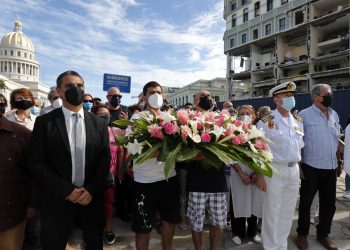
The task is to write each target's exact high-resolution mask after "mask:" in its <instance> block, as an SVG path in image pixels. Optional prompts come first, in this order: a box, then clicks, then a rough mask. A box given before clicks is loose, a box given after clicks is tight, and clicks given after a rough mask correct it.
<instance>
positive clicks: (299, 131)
mask: <svg viewBox="0 0 350 250" xmlns="http://www.w3.org/2000/svg"><path fill="white" fill-rule="evenodd" d="M294 129H295V132H297V133H298V134H304V131H303V129H302V128H299V127H298V126H294Z"/></svg>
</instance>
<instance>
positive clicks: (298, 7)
mask: <svg viewBox="0 0 350 250" xmlns="http://www.w3.org/2000/svg"><path fill="white" fill-rule="evenodd" d="M349 13H350V7H349V1H348V0H224V19H225V20H226V31H225V34H224V52H225V54H226V55H227V71H226V77H227V78H226V79H227V89H228V93H227V95H228V97H230V96H232V95H233V94H235V93H236V95H235V96H236V97H237V98H236V99H240V98H246V96H247V95H245V96H242V95H241V94H240V93H241V92H239V90H240V88H241V87H242V86H237V85H238V84H239V85H242V83H244V89H245V90H246V93H247V92H249V95H250V96H251V97H261V96H267V95H268V91H269V89H271V88H272V87H273V86H275V85H277V84H279V83H281V82H284V81H294V82H295V83H296V85H297V92H298V93H305V92H308V91H309V90H310V88H311V87H312V86H313V85H314V84H318V83H327V84H330V85H331V86H332V88H333V89H348V88H350V74H349V72H350V67H349V17H350V14H349ZM237 93H239V95H237ZM231 99H232V98H231Z"/></svg>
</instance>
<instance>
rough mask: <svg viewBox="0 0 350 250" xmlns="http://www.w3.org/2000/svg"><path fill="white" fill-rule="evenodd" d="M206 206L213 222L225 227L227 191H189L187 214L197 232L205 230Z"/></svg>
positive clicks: (214, 224) (217, 225) (215, 224)
mask: <svg viewBox="0 0 350 250" xmlns="http://www.w3.org/2000/svg"><path fill="white" fill-rule="evenodd" d="M206 208H207V210H208V211H209V215H210V218H211V224H212V225H213V226H216V227H220V228H224V227H225V226H226V223H227V222H226V216H227V209H226V193H200V192H190V193H189V198H188V208H187V216H188V218H189V220H190V222H191V225H192V229H193V230H194V231H196V232H201V231H202V230H203V223H204V218H205V210H206Z"/></svg>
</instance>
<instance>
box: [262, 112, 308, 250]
mask: <svg viewBox="0 0 350 250" xmlns="http://www.w3.org/2000/svg"><path fill="white" fill-rule="evenodd" d="M272 116H273V119H272V121H270V122H269V121H267V122H263V121H260V122H259V123H258V124H257V127H258V128H263V130H264V132H265V135H266V137H267V138H268V139H269V140H270V141H271V142H270V143H269V146H270V148H271V151H272V154H273V157H274V158H273V160H272V163H271V165H272V166H273V167H275V168H276V169H277V170H278V171H279V172H280V175H278V174H276V173H274V174H273V176H272V177H271V178H269V177H264V178H265V182H266V192H265V194H264V201H263V219H262V230H261V238H262V244H263V247H264V249H268V250H277V249H278V250H282V249H285V250H287V239H288V236H289V233H290V229H291V227H292V221H293V216H294V211H295V206H296V201H297V196H298V191H299V166H298V162H300V160H301V149H302V148H303V147H304V141H303V135H304V133H303V124H302V122H301V121H299V120H297V119H296V118H294V117H293V116H292V115H289V117H283V116H282V115H281V114H280V112H279V111H278V110H274V111H273V112H272Z"/></svg>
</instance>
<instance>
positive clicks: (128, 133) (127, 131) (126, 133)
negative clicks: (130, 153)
mask: <svg viewBox="0 0 350 250" xmlns="http://www.w3.org/2000/svg"><path fill="white" fill-rule="evenodd" d="M133 134H134V131H132V129H131V126H128V127H127V128H126V129H125V136H126V137H129V136H131V135H133Z"/></svg>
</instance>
